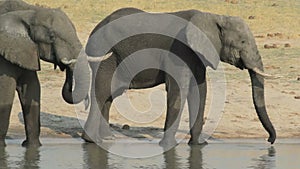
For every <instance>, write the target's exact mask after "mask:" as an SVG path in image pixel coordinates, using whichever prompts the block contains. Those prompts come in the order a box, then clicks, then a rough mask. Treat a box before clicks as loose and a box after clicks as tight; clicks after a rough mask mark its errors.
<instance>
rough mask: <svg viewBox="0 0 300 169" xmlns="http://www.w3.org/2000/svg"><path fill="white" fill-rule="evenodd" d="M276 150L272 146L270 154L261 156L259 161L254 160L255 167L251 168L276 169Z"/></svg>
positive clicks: (269, 149) (269, 150)
mask: <svg viewBox="0 0 300 169" xmlns="http://www.w3.org/2000/svg"><path fill="white" fill-rule="evenodd" d="M275 155H276V150H275V147H273V146H271V147H270V148H268V153H267V154H264V155H261V156H259V158H257V159H253V161H255V162H256V165H255V166H252V167H251V168H254V169H272V168H276V156H275Z"/></svg>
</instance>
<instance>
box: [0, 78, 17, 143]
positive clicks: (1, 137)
mask: <svg viewBox="0 0 300 169" xmlns="http://www.w3.org/2000/svg"><path fill="white" fill-rule="evenodd" d="M15 90H16V82H15V79H13V78H11V77H9V76H6V75H0V147H4V146H5V145H6V144H5V137H6V134H7V130H8V127H9V118H10V113H11V108H12V104H13V100H14V95H15Z"/></svg>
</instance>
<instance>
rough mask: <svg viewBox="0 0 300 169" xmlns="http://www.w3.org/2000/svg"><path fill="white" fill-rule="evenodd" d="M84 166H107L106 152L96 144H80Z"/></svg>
mask: <svg viewBox="0 0 300 169" xmlns="http://www.w3.org/2000/svg"><path fill="white" fill-rule="evenodd" d="M82 149H83V152H84V155H83V157H84V159H83V160H84V164H85V167H84V168H108V152H107V151H106V150H104V149H102V148H101V147H99V146H98V145H96V144H90V143H84V144H82Z"/></svg>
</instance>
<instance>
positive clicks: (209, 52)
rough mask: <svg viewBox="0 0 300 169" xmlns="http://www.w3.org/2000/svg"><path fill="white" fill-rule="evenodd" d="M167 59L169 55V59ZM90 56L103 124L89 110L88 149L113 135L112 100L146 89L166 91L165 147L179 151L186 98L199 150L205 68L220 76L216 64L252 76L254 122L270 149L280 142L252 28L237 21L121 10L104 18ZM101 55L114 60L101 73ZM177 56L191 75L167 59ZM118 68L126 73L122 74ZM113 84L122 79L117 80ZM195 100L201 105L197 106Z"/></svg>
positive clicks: (95, 32) (90, 42) (90, 43)
mask: <svg viewBox="0 0 300 169" xmlns="http://www.w3.org/2000/svg"><path fill="white" fill-rule="evenodd" d="M145 49H150V50H148V51H147V50H145ZM141 51H144V52H141ZM157 51H160V52H157ZM163 51H170V52H169V54H167V55H165V54H164V52H163ZM139 52H141V53H139ZM167 53H168V52H167ZM170 53H171V54H170ZM86 54H87V55H88V56H89V60H90V61H91V62H94V63H91V64H90V65H91V67H92V68H93V70H94V72H93V73H94V76H93V79H95V81H94V82H93V85H94V90H95V91H93V92H92V95H93V94H94V95H95V97H96V101H97V104H96V105H98V108H99V110H101V113H102V117H104V119H105V120H104V122H103V121H101V118H99V117H98V115H97V113H95V112H96V111H94V109H93V100H92V110H91V111H90V113H89V116H88V119H87V122H86V125H85V133H84V134H83V136H82V137H83V139H85V140H86V141H91V142H93V141H94V142H95V141H97V140H98V139H103V138H105V137H106V136H110V135H111V133H110V131H109V128H108V124H107V121H108V119H109V109H110V106H111V103H112V101H113V99H114V98H115V97H117V96H119V95H121V94H122V93H123V92H124V90H125V89H127V88H131V89H141V88H149V87H153V86H156V85H159V84H162V83H165V84H166V91H167V117H166V122H165V127H164V131H165V133H164V137H163V139H162V140H161V142H160V144H161V145H174V144H176V140H175V132H176V130H177V128H178V124H179V120H176V119H179V118H177V117H178V116H180V112H181V108H182V106H183V104H184V101H182V99H183V100H185V99H186V98H187V101H188V105H189V113H190V134H191V138H190V140H189V144H202V143H203V142H202V141H201V139H199V136H200V133H201V131H202V126H203V114H204V107H205V100H206V91H207V84H206V67H207V66H210V67H212V68H213V69H216V67H217V65H218V63H219V60H221V61H223V62H226V63H229V64H231V65H234V66H236V67H237V68H239V69H247V70H248V72H249V75H250V79H251V82H252V93H253V103H254V106H255V109H256V112H257V115H258V117H259V119H260V121H261V123H262V125H263V127H264V128H265V129H266V130H267V132H268V133H269V139H268V141H269V142H271V143H272V144H273V143H274V141H275V139H276V132H275V129H274V127H273V125H272V123H271V121H270V120H269V117H268V115H267V111H266V106H265V100H264V77H265V76H268V74H266V73H264V69H263V63H262V59H261V56H260V54H259V52H258V49H257V46H256V43H255V39H254V37H253V35H252V33H251V31H250V30H249V27H248V26H247V24H246V23H245V22H244V21H243V20H242V19H240V18H238V17H232V16H222V15H216V14H211V13H203V12H200V11H197V10H187V11H179V12H174V13H164V14H163V13H147V12H144V11H142V10H139V9H135V8H123V9H119V10H117V11H115V12H113V13H112V14H111V15H109V16H107V17H106V18H105V19H104V20H103V21H101V22H100V23H99V24H98V25H97V26H96V27H95V29H94V30H93V31H92V33H91V35H90V37H89V40H88V43H87V46H86ZM104 54H109V55H110V56H109V57H108V58H107V57H106V59H103V60H102V62H101V63H100V64H98V65H99V68H98V67H97V66H98V65H97V64H96V63H97V61H98V60H101V59H102V58H101V57H99V56H104ZM139 54H140V55H139ZM172 54H174V55H176V56H177V57H178V58H180V59H179V60H182V61H183V65H184V64H186V65H187V67H186V66H182V63H180V62H178V63H176V61H174V59H172V57H168V56H169V55H172ZM129 56H132V57H130V58H131V59H127V58H128V57H129ZM133 56H134V57H133ZM139 58H142V59H140V60H139ZM175 58H176V57H175ZM143 59H144V61H143ZM125 61H126V62H125ZM124 62H125V64H124ZM153 63H154V65H155V64H156V66H154V67H155V68H154V69H151V68H150V69H147V70H144V71H141V72H139V73H138V74H131V75H132V76H134V78H133V77H132V76H128V70H129V71H130V69H131V70H132V69H139V68H137V66H139V65H140V64H144V66H145V65H147V64H151V65H152V64H153ZM95 65H96V66H95ZM121 65H122V66H123V67H121V68H120V66H121ZM150 67H151V66H150ZM188 69H189V70H188ZM116 70H119V75H116V76H115V73H116ZM171 70H173V71H174V72H173V73H174V75H175V76H177V79H176V78H175V79H174V78H173V77H172V76H171V75H170V74H169V72H167V73H166V71H171ZM189 71H190V73H189ZM122 72H123V74H122ZM129 74H130V73H129ZM171 74H172V73H171ZM135 75H136V76H135ZM115 77H117V78H116V79H114V78H115ZM193 78H195V80H194V81H193ZM114 80H117V81H114ZM128 81H130V84H129V85H128ZM116 85H117V87H116ZM195 93H196V95H198V96H199V99H197V98H196V99H195V97H194V95H195ZM198 101H199V103H198ZM195 105H196V106H195ZM100 121H101V122H100ZM105 121H106V122H105ZM99 128H100V129H99Z"/></svg>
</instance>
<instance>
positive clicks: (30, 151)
mask: <svg viewBox="0 0 300 169" xmlns="http://www.w3.org/2000/svg"><path fill="white" fill-rule="evenodd" d="M126 145H127V144H124V146H126ZM124 146H123V148H124ZM144 146H145V147H151V146H153V145H151V144H144ZM138 147H141V145H138ZM109 148H110V147H105V149H103V148H101V147H99V146H97V145H95V144H89V143H82V142H77V143H52V144H48V145H47V144H44V145H43V146H42V147H41V148H27V149H25V148H22V147H20V146H19V145H8V146H7V147H5V148H3V147H0V169H2V168H3V169H4V168H5V169H6V168H24V169H38V168H62V169H64V168H72V169H83V168H84V169H85V168H91V169H92V168H101V169H102V168H103V169H112V168H116V169H118V168H140V169H143V168H158V169H181V168H190V169H201V168H232V169H237V168H254V169H273V168H297V167H299V165H300V161H299V160H298V158H297V157H298V155H299V153H300V144H276V150H275V147H273V146H272V147H269V146H268V145H265V144H247V143H242V144H240V143H231V144H208V145H206V146H188V145H186V144H180V145H178V146H177V147H175V148H173V149H170V150H169V151H166V152H164V153H162V154H160V155H156V156H153V157H148V158H141V157H140V158H129V157H123V156H119V155H115V154H112V153H110V152H109V151H107V150H106V149H108V150H109ZM118 148H122V145H120V146H119V147H118ZM145 150H147V148H144V149H143V148H140V150H139V151H145ZM287 159H288V160H289V161H288V162H287Z"/></svg>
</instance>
